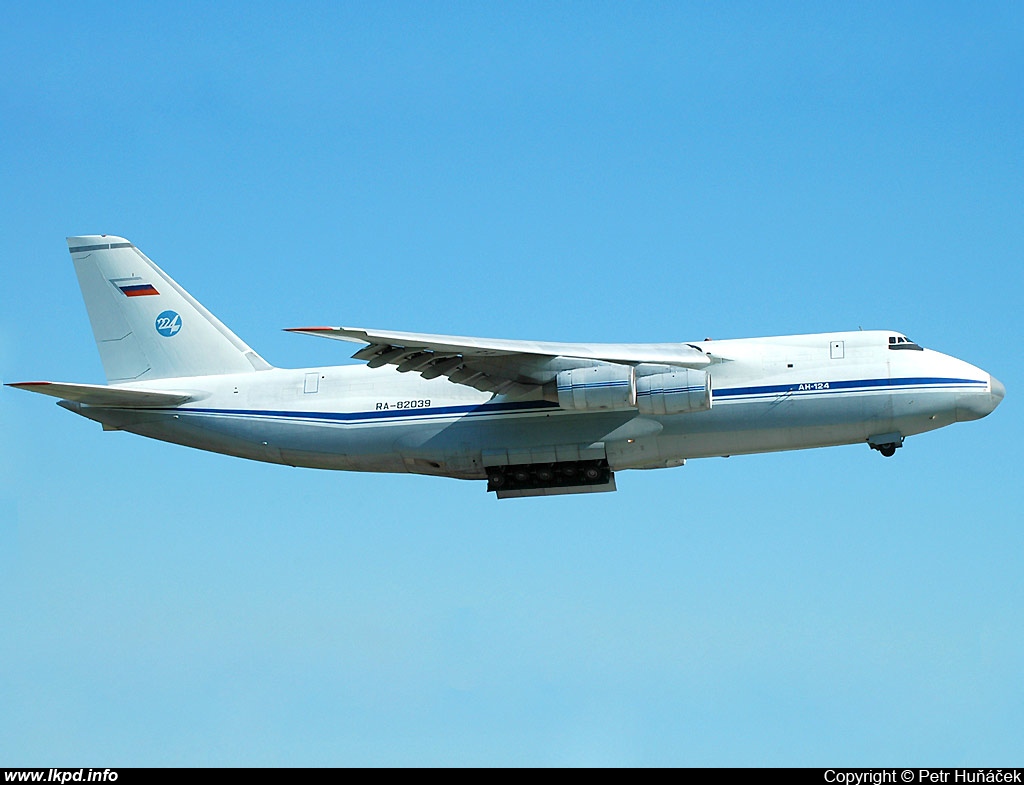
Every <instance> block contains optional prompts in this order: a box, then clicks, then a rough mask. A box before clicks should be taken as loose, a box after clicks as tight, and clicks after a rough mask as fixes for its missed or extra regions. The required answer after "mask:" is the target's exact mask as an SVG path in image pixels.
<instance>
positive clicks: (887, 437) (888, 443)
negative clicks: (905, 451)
mask: <svg viewBox="0 0 1024 785" xmlns="http://www.w3.org/2000/svg"><path fill="white" fill-rule="evenodd" d="M902 446H903V435H902V434H900V433H883V434H880V435H879V436H869V437H868V447H870V448H871V449H872V450H878V451H879V452H880V453H882V455H884V456H885V457H886V458H891V457H892V456H894V455H895V454H896V450H898V449H899V448H900V447H902Z"/></svg>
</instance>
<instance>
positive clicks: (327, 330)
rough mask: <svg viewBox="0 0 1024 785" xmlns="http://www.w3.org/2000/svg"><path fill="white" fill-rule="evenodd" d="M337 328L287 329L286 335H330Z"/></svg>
mask: <svg viewBox="0 0 1024 785" xmlns="http://www.w3.org/2000/svg"><path fill="white" fill-rule="evenodd" d="M337 329H338V328H337V327H285V328H284V331H285V332H286V333H329V332H331V331H332V330H337Z"/></svg>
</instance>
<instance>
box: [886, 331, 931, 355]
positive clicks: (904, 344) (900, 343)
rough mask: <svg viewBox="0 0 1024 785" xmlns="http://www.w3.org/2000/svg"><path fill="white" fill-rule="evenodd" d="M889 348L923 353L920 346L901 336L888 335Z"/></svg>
mask: <svg viewBox="0 0 1024 785" xmlns="http://www.w3.org/2000/svg"><path fill="white" fill-rule="evenodd" d="M889 348H890V349H910V350H912V351H916V352H923V351H924V349H922V348H921V347H920V346H918V345H917V344H916V343H914V342H913V341H912V340H910V339H909V338H907V337H905V336H902V335H890V336H889Z"/></svg>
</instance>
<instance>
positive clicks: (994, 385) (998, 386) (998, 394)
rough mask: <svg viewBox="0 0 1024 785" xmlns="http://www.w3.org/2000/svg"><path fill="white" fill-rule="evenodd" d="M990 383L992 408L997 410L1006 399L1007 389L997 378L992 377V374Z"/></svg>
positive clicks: (989, 379) (989, 378)
mask: <svg viewBox="0 0 1024 785" xmlns="http://www.w3.org/2000/svg"><path fill="white" fill-rule="evenodd" d="M988 381H989V387H990V388H991V389H992V398H993V401H992V408H993V409H995V408H996V407H997V406H998V405H999V404H1000V403H1002V401H1003V398H1005V397H1006V388H1005V387H1004V386H1003V383H1002V382H1001V381H999V380H998V379H997V378H996V377H995V376H992V374H989V377H988Z"/></svg>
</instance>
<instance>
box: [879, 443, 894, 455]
mask: <svg viewBox="0 0 1024 785" xmlns="http://www.w3.org/2000/svg"><path fill="white" fill-rule="evenodd" d="M897 446H898V445H896V444H880V445H878V451H879V452H880V453H882V455H884V456H885V457H886V458H891V457H892V456H894V455H895V454H896V447H897Z"/></svg>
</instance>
